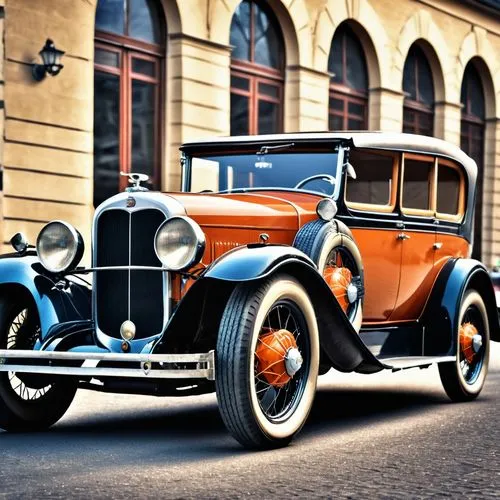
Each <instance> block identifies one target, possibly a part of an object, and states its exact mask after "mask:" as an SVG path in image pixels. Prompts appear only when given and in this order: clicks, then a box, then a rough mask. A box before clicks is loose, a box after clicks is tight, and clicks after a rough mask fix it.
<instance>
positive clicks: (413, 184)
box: [402, 155, 434, 212]
mask: <svg viewBox="0 0 500 500" xmlns="http://www.w3.org/2000/svg"><path fill="white" fill-rule="evenodd" d="M433 169H434V159H433V158H429V159H428V160H427V159H425V158H422V159H417V158H412V157H408V156H406V155H405V159H404V174H403V200H402V206H403V209H410V210H409V211H410V212H411V211H417V212H422V211H425V212H429V211H430V210H431V201H432V199H431V186H432V173H433ZM407 211H408V210H407Z"/></svg>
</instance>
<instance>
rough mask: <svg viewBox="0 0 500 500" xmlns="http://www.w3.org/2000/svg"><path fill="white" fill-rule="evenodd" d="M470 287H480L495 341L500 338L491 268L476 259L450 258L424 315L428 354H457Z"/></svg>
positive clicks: (425, 341) (435, 285) (442, 270)
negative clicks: (461, 316) (463, 306)
mask: <svg viewBox="0 0 500 500" xmlns="http://www.w3.org/2000/svg"><path fill="white" fill-rule="evenodd" d="M470 289H474V290H476V291H477V292H478V293H479V294H480V295H481V297H482V299H483V300H484V304H485V306H486V311H487V313H488V322H489V327H490V336H491V340H494V341H497V342H499V341H500V325H499V321H498V313H497V306H496V301H495V292H494V290H493V284H492V283H491V279H490V277H489V275H488V271H487V269H486V268H485V267H484V265H483V264H482V263H481V262H479V261H477V260H474V259H450V260H449V261H448V262H447V263H446V264H445V265H444V266H443V268H442V269H441V271H440V273H439V275H438V277H437V279H436V281H435V283H434V287H433V289H432V292H431V295H430V297H429V301H428V302H427V305H426V307H425V310H424V313H423V315H422V323H423V325H424V327H425V334H424V335H425V337H424V355H426V356H446V355H449V356H452V355H455V353H456V348H457V341H458V330H459V326H460V325H459V324H458V321H459V318H458V316H459V313H460V304H461V301H462V297H463V295H464V293H465V292H466V291H467V290H470Z"/></svg>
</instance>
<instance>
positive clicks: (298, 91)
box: [284, 66, 330, 132]
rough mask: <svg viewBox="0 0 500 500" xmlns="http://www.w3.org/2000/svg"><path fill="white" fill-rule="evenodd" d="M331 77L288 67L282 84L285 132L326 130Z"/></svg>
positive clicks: (308, 70)
mask: <svg viewBox="0 0 500 500" xmlns="http://www.w3.org/2000/svg"><path fill="white" fill-rule="evenodd" d="M329 83H330V76H329V75H328V73H322V72H319V71H315V70H312V69H309V68H303V67H300V66H290V67H288V68H287V71H286V83H285V127H284V129H285V132H306V131H319V130H328V87H329Z"/></svg>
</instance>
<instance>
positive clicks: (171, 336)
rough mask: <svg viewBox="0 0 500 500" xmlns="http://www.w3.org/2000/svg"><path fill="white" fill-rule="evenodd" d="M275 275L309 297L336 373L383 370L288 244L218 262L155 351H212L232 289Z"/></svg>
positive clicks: (191, 293)
mask: <svg viewBox="0 0 500 500" xmlns="http://www.w3.org/2000/svg"><path fill="white" fill-rule="evenodd" d="M277 273H280V274H288V275H291V276H293V277H295V278H296V279H297V280H298V281H299V283H301V284H302V286H303V287H304V288H305V290H306V292H307V293H308V294H309V297H310V298H311V301H312V304H313V307H314V310H315V312H316V317H317V321H318V329H319V336H320V343H321V347H322V349H323V351H324V353H325V354H326V356H327V357H328V359H329V360H330V362H331V364H332V365H333V366H334V367H335V368H336V369H337V370H340V371H344V372H350V371H354V370H357V371H361V372H365V373H370V372H375V371H379V370H382V369H383V368H384V365H382V364H381V363H380V362H379V361H378V360H377V359H376V358H375V357H374V356H373V354H372V353H371V352H370V351H369V350H368V348H367V347H366V346H365V345H364V344H363V342H362V340H361V339H360V338H359V336H358V335H357V333H356V331H355V330H354V329H353V327H352V325H351V323H350V322H349V320H348V318H347V316H346V315H345V314H344V312H343V311H342V309H341V307H340V305H339V304H338V302H337V300H336V299H335V297H334V295H333V294H332V292H331V290H330V288H329V286H328V285H327V284H326V282H325V280H324V279H323V277H322V276H321V275H320V274H319V273H318V272H317V270H316V268H315V265H314V264H313V263H312V261H311V260H310V259H309V258H308V257H307V256H305V255H304V254H303V253H302V252H300V251H299V250H297V249H294V248H293V247H289V246H285V245H283V246H281V245H255V246H248V247H241V248H238V249H235V250H233V251H232V252H229V253H227V254H225V255H224V256H223V257H222V258H220V259H218V260H217V261H215V262H214V263H213V265H212V266H211V267H210V268H208V269H207V271H206V272H205V273H204V274H203V275H202V276H201V277H200V279H198V281H197V282H196V283H195V284H194V285H193V286H192V287H191V288H190V289H189V291H188V292H187V293H186V296H185V297H184V299H183V300H182V301H181V302H180V304H179V306H178V308H177V310H176V311H175V312H174V314H173V316H172V318H171V321H170V322H169V325H168V327H167V329H166V332H165V334H164V336H163V337H162V339H160V341H159V343H158V344H157V345H156V346H155V348H154V352H200V350H202V351H205V350H209V349H214V348H215V345H216V341H217V333H218V330H219V325H220V320H221V317H222V314H223V312H224V308H225V306H226V304H227V301H228V299H229V296H230V294H231V292H232V291H233V289H234V288H235V287H236V286H237V285H238V283H241V282H244V281H247V282H252V281H253V282H258V281H260V280H262V279H265V278H267V277H270V276H273V275H275V274H277Z"/></svg>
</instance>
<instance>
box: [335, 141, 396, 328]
mask: <svg viewBox="0 0 500 500" xmlns="http://www.w3.org/2000/svg"><path fill="white" fill-rule="evenodd" d="M399 157H400V155H399V154H397V153H392V152H387V151H376V150H366V149H353V150H351V152H350V157H349V161H350V163H351V164H352V165H353V167H354V170H355V171H356V176H357V177H356V179H350V178H349V179H348V180H347V185H346V193H345V200H346V206H347V210H348V214H349V215H348V216H346V217H339V218H340V219H341V220H343V221H344V222H345V223H346V224H347V225H348V226H349V228H350V229H351V230H352V233H353V236H354V239H355V240H356V244H357V245H358V248H359V250H360V253H361V257H362V261H363V266H364V283H365V296H364V302H363V324H365V325H366V324H369V323H378V322H384V321H387V320H388V319H389V317H390V315H391V313H392V311H393V309H394V306H395V304H396V298H397V294H398V289H399V279H400V271H401V255H402V253H401V252H402V245H401V243H400V241H399V240H398V239H397V235H398V234H399V229H398V223H399V220H400V217H399V214H398V213H396V211H395V208H396V198H397V186H398V166H399Z"/></svg>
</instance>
